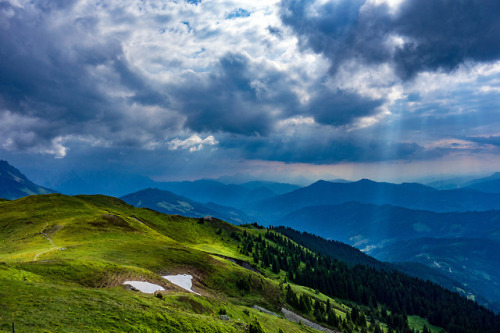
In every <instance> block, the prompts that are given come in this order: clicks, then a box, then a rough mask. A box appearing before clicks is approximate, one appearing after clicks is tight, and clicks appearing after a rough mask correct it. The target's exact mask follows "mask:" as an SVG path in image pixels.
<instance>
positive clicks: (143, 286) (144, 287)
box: [123, 281, 165, 294]
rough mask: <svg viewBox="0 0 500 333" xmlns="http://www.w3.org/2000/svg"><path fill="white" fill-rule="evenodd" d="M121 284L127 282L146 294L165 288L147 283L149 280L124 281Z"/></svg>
mask: <svg viewBox="0 0 500 333" xmlns="http://www.w3.org/2000/svg"><path fill="white" fill-rule="evenodd" d="M123 284H128V285H131V286H132V287H134V288H135V289H137V290H139V291H141V292H143V293H146V294H154V292H155V291H158V290H159V291H162V290H165V289H164V288H163V287H161V286H159V285H157V284H153V283H149V282H142V281H125V282H123Z"/></svg>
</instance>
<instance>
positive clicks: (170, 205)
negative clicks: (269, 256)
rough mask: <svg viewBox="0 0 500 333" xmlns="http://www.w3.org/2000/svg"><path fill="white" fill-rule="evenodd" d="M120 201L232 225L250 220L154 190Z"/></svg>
mask: <svg viewBox="0 0 500 333" xmlns="http://www.w3.org/2000/svg"><path fill="white" fill-rule="evenodd" d="M120 199H121V200H123V201H125V202H127V203H129V204H131V205H133V206H135V207H146V208H150V209H154V210H156V211H158V212H161V213H165V214H171V215H182V216H187V217H205V216H212V217H216V218H219V219H222V220H225V221H228V222H232V223H234V224H241V223H248V222H251V219H250V218H249V217H247V216H246V215H245V213H243V212H241V211H239V210H237V209H235V208H231V207H225V206H221V205H216V204H213V203H212V204H202V203H199V202H196V201H193V200H190V199H188V198H185V197H182V196H179V195H176V194H174V193H172V192H170V191H164V190H159V189H154V188H149V189H145V190H141V191H138V192H135V193H130V194H127V195H125V196H123V197H121V198H120Z"/></svg>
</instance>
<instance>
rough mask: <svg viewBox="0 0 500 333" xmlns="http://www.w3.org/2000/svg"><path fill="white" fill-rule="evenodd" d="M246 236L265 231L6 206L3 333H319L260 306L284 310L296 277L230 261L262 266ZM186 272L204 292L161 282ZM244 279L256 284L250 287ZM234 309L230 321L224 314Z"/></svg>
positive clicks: (31, 202)
mask: <svg viewBox="0 0 500 333" xmlns="http://www.w3.org/2000/svg"><path fill="white" fill-rule="evenodd" d="M243 232H247V233H249V234H252V235H254V236H257V235H259V234H261V235H262V234H263V233H264V232H265V231H264V230H260V229H248V228H243V227H239V226H234V225H231V224H228V223H226V222H223V221H221V220H218V219H197V218H185V217H181V216H170V215H165V214H161V213H158V212H156V211H152V210H150V209H147V208H135V207H133V206H130V205H128V204H126V203H124V202H123V201H120V200H118V199H116V198H111V197H106V196H75V197H70V196H64V195H60V194H48V195H38V196H30V197H26V198H22V199H18V200H15V201H2V202H0V286H1V288H0V300H1V302H0V331H5V332H8V331H10V330H11V325H12V322H15V324H16V329H17V331H19V332H47V331H55V332H94V331H111V332H156V331H167V332H248V331H249V330H250V327H251V325H252V323H255V321H256V320H257V321H258V322H260V323H261V325H262V327H263V328H264V331H265V332H278V331H279V330H280V329H281V330H282V331H283V332H313V331H314V330H312V329H310V328H308V327H306V326H304V325H301V324H297V323H293V322H290V321H288V320H286V319H284V318H283V317H282V316H279V317H275V316H272V315H269V314H265V313H261V312H259V311H258V310H255V309H252V308H251V306H253V305H259V306H262V307H264V308H267V309H269V310H271V311H274V312H279V309H280V307H281V306H282V305H283V304H284V292H283V284H282V282H283V279H284V278H285V275H286V274H285V272H280V273H273V272H271V270H270V269H268V268H261V267H258V269H259V270H261V271H262V273H263V275H260V274H258V273H255V272H252V271H250V270H248V269H245V268H243V267H241V266H239V265H237V264H236V263H234V262H233V261H232V260H229V259H227V258H225V257H230V258H235V259H240V260H244V261H247V262H250V263H252V258H250V257H249V256H246V255H243V254H242V253H241V251H240V246H241V243H240V242H239V241H238V238H239V236H238V235H242V234H243ZM178 273H179V274H181V273H185V274H191V275H193V277H194V278H193V288H194V290H195V291H197V292H198V293H200V294H201V295H199V296H198V295H195V294H192V293H189V292H186V291H184V290H183V289H180V288H179V287H177V286H175V285H173V284H171V283H170V282H168V281H167V280H165V279H163V278H162V277H161V276H162V275H165V274H178ZM126 280H142V281H148V282H151V283H156V284H159V285H161V286H162V287H163V288H165V289H166V291H164V292H162V293H161V294H160V295H150V294H143V293H140V292H137V291H131V290H130V289H129V288H127V287H125V286H123V282H124V281H126ZM242 280H244V281H246V283H247V287H248V288H246V289H242V288H241V281H242ZM291 286H292V288H293V289H294V290H295V291H296V292H298V293H299V294H301V295H307V296H308V297H310V298H311V299H318V300H320V301H321V302H325V303H326V302H327V301H329V302H330V303H331V304H332V307H333V308H334V311H335V313H336V314H337V315H338V316H340V318H343V319H346V318H347V317H348V315H349V312H350V307H349V306H348V305H346V304H343V303H341V302H340V301H339V300H334V299H331V298H328V297H327V296H325V295H322V294H321V293H318V292H317V291H314V290H311V289H309V288H305V287H301V286H297V285H294V284H291ZM224 312H225V313H227V316H228V317H229V319H230V320H223V319H221V318H220V314H221V313H224ZM305 315H306V316H307V314H305ZM382 326H383V325H382ZM358 331H360V330H359V329H357V328H354V329H353V332H358Z"/></svg>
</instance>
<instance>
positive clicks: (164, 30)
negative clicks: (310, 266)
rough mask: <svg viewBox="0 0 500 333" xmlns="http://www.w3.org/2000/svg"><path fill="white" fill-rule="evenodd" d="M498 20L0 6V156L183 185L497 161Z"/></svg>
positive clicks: (356, 9) (295, 8) (407, 6)
mask: <svg viewBox="0 0 500 333" xmlns="http://www.w3.org/2000/svg"><path fill="white" fill-rule="evenodd" d="M499 17H500V4H499V3H498V1H495V0H485V1H473V0H457V1H446V0H419V1H416V0H398V1H389V0H366V1H365V0H349V1H348V0H332V1H325V0H316V1H312V0H311V1H304V0H283V1H266V2H255V1H249V0H248V1H246V0H245V1H223V2H217V1H155V0H150V1H142V2H137V1H132V0H129V1H106V2H105V3H100V2H94V1H86V0H74V1H62V2H61V1H35V2H33V1H27V0H16V1H14V0H12V1H1V2H0V56H1V59H2V61H1V62H0V151H3V152H4V153H5V154H6V153H7V152H8V153H9V154H10V153H16V152H18V153H22V154H26V156H32V155H31V154H35V155H37V154H38V156H40V154H41V155H49V156H53V157H56V158H58V159H66V160H69V157H71V160H74V161H78V160H79V156H80V158H81V159H83V158H84V156H85V158H86V161H88V162H89V163H94V162H95V163H99V160H98V158H97V156H98V155H99V154H100V153H97V151H101V150H102V149H104V150H107V151H108V154H110V156H114V157H113V158H114V159H115V160H117V161H118V160H120V158H122V157H121V156H124V155H126V154H125V152H127V151H128V152H134V154H140V153H141V152H142V154H143V156H149V157H148V159H149V160H148V159H146V157H144V159H145V160H144V161H142V164H143V166H142V167H145V165H147V163H148V161H149V163H152V164H153V163H154V164H155V165H158V163H159V164H160V165H161V164H162V162H161V161H158V157H155V158H154V159H153V157H151V156H153V155H154V154H156V155H157V156H162V158H163V159H164V161H165V162H163V163H164V164H166V163H167V161H171V160H172V159H173V158H175V159H177V160H179V161H184V162H185V161H189V163H191V164H193V166H192V175H193V176H194V175H196V173H197V172H198V171H199V170H201V169H202V168H203V166H204V165H206V163H207V159H215V160H224V161H227V162H228V163H227V165H234V166H235V168H236V165H237V166H238V167H241V165H242V163H243V164H244V163H245V161H252V160H254V161H263V162H264V163H265V162H268V163H269V165H271V164H272V163H274V162H284V163H304V164H310V165H322V164H324V165H328V164H338V163H348V162H349V163H351V162H353V163H371V162H383V161H417V160H418V161H420V160H421V161H426V160H433V159H436V158H443V157H445V156H448V155H453V154H455V153H456V152H457V151H460V152H461V153H462V154H464V153H467V154H470V155H471V156H474V154H483V153H488V154H497V153H498V149H500V148H499V145H498V142H497V141H498V135H499V133H498V132H499V131H498V126H499V125H500V120H499V119H500V118H499V117H498V116H499V113H500V97H499V96H500V62H499V61H500V19H499ZM457 140H459V141H457ZM452 142H455V144H451V143H452ZM457 142H462V143H464V142H465V143H466V144H459V145H457V144H456V143H457ZM93 151H94V152H95V156H96V160H95V161H92V158H91V156H93V154H92V152H93ZM72 154H73V155H72ZM89 156H90V159H89ZM160 160H161V159H160ZM230 161H231V162H230ZM248 163H250V162H248ZM152 169H154V168H152ZM152 169H151V170H152ZM154 172H155V173H156V174H157V175H158V174H159V173H160V171H158V170H155V171H154ZM169 172H171V171H169ZM224 172H231V171H230V170H226V169H225V170H224ZM235 172H237V170H235ZM146 173H147V172H146ZM219 173H220V171H219Z"/></svg>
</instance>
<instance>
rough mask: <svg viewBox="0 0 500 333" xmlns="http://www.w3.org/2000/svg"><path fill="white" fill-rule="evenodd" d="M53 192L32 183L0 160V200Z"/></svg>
mask: <svg viewBox="0 0 500 333" xmlns="http://www.w3.org/2000/svg"><path fill="white" fill-rule="evenodd" d="M54 192H55V191H53V190H51V189H48V188H45V187H43V186H40V185H37V184H35V183H33V182H32V181H30V180H29V179H28V178H27V177H26V176H25V175H23V174H22V173H21V172H20V171H19V170H17V169H16V168H14V167H13V166H12V165H10V164H9V163H8V162H7V161H1V160H0V198H3V199H8V200H12V199H18V198H22V197H25V196H27V195H33V194H46V193H54Z"/></svg>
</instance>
